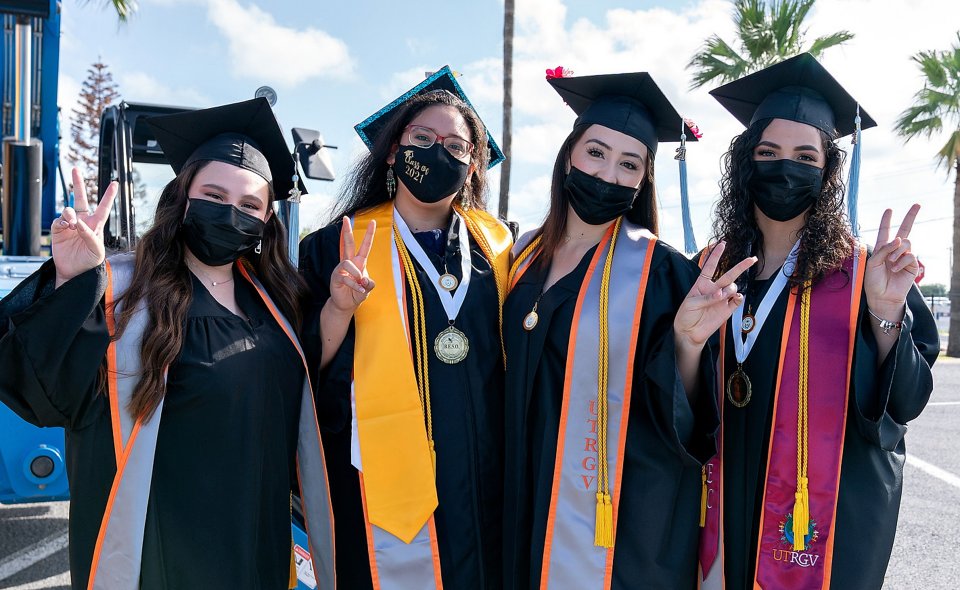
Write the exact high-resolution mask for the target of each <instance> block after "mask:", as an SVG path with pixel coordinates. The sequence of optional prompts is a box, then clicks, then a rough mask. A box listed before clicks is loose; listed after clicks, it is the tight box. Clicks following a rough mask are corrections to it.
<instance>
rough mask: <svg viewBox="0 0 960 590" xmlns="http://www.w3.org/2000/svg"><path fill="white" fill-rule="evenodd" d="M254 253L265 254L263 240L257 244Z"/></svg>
mask: <svg viewBox="0 0 960 590" xmlns="http://www.w3.org/2000/svg"><path fill="white" fill-rule="evenodd" d="M253 251H254V252H255V253H256V254H260V253H261V252H263V240H260V241H259V242H257V247H256V248H254V249H253Z"/></svg>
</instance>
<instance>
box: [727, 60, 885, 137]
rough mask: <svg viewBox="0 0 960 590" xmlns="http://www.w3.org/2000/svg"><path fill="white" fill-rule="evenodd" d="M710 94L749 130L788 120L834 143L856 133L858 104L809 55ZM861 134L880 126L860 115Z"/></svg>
mask: <svg viewBox="0 0 960 590" xmlns="http://www.w3.org/2000/svg"><path fill="white" fill-rule="evenodd" d="M710 94H711V95H712V96H713V97H714V98H716V99H717V101H719V102H720V104H721V105H723V107H724V108H725V109H727V110H728V111H730V113H731V114H732V115H733V116H734V117H736V118H737V120H738V121H740V122H741V123H743V124H744V126H746V127H749V126H750V125H752V124H753V123H754V122H755V121H759V120H761V119H786V120H788V121H797V122H798V123H805V124H807V125H811V126H813V127H816V128H817V129H819V130H821V131H823V132H824V133H826V134H827V135H829V136H830V137H831V138H833V139H838V138H840V137H844V136H846V135H850V134H851V133H853V132H854V131H856V117H857V109H858V103H857V101H856V100H854V98H853V97H852V96H850V94H849V93H848V92H847V91H846V90H844V88H843V86H841V85H840V84H839V83H838V82H837V81H836V79H834V77H833V76H831V75H830V72H828V71H827V70H826V68H824V67H823V66H822V65H820V63H819V62H818V61H817V60H816V59H815V58H814V57H813V56H812V55H810V54H809V53H801V54H800V55H798V56H796V57H792V58H790V59H788V60H785V61H782V62H780V63H778V64H775V65H772V66H770V67H768V68H764V69H762V70H760V71H759V72H754V73H753V74H750V75H748V76H744V77H743V78H740V79H739V80H735V81H733V82H730V83H728V84H724V85H723V86H720V87H719V88H714V89H713V90H711V91H710ZM859 114H860V119H861V121H860V128H861V129H868V128H870V127H875V126H876V124H877V123H876V121H874V120H873V118H872V117H870V115H868V114H867V113H866V111H864V110H863V109H860V110H859Z"/></svg>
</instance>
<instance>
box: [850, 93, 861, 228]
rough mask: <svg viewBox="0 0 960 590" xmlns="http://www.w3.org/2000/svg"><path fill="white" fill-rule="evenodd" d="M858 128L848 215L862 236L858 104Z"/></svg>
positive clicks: (858, 109)
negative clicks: (859, 217)
mask: <svg viewBox="0 0 960 590" xmlns="http://www.w3.org/2000/svg"><path fill="white" fill-rule="evenodd" d="M854 122H855V123H856V130H855V131H854V132H853V139H852V141H853V157H851V158H850V177H849V178H848V179H847V215H848V217H849V218H850V229H851V230H852V231H853V235H854V236H855V237H858V238H859V237H860V223H859V220H858V218H857V201H858V200H859V196H860V144H861V138H860V105H859V104H858V105H857V118H856V119H854Z"/></svg>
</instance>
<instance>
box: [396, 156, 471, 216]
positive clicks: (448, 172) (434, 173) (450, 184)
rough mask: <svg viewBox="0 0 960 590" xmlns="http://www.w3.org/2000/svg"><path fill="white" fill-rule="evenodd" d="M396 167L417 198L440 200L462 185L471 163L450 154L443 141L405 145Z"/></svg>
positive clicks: (454, 192) (427, 201)
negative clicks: (424, 144) (423, 146)
mask: <svg viewBox="0 0 960 590" xmlns="http://www.w3.org/2000/svg"><path fill="white" fill-rule="evenodd" d="M393 171H394V173H395V174H396V175H397V178H398V179H399V180H400V182H402V183H403V186H405V187H407V190H408V191H410V194H412V195H413V196H414V197H416V198H417V200H418V201H420V202H423V203H437V202H440V201H442V200H443V199H445V198H447V197H449V196H450V195H454V194H456V193H457V191H459V190H460V189H461V188H463V185H464V184H465V183H466V182H467V173H468V172H469V171H470V165H469V164H466V163H464V162H461V161H460V160H458V159H456V158H454V157H453V156H451V155H450V152H448V151H447V148H445V147H443V145H441V144H440V143H435V144H433V145H432V146H430V147H428V148H422V147H417V146H415V145H402V146H400V149H399V150H397V154H396V159H395V160H394V162H393Z"/></svg>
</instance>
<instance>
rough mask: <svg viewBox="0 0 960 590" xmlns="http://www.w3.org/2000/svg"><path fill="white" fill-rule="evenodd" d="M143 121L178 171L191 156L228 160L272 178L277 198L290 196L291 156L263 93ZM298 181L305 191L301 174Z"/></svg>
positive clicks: (229, 162) (178, 171)
mask: <svg viewBox="0 0 960 590" xmlns="http://www.w3.org/2000/svg"><path fill="white" fill-rule="evenodd" d="M147 123H148V124H149V125H150V127H151V128H152V129H153V132H154V135H155V136H156V138H157V143H159V144H160V147H161V148H162V149H163V153H164V156H166V158H167V161H168V162H169V163H170V166H172V167H173V170H174V172H176V173H177V174H179V173H180V171H181V170H182V169H183V167H184V166H186V165H187V164H189V163H191V162H197V161H201V160H213V161H216V162H226V163H227V164H233V165H234V166H238V167H240V168H244V169H246V170H250V171H251V172H254V173H256V174H259V175H260V176H262V177H263V178H264V179H265V180H267V181H268V182H272V183H273V188H274V191H275V193H276V197H277V199H280V200H283V199H286V198H288V197H289V196H290V190H291V189H292V188H293V176H294V172H295V168H294V163H293V156H292V155H291V151H290V149H289V148H288V147H287V142H286V139H284V136H283V130H282V129H281V128H280V124H279V123H278V122H277V117H276V115H274V113H273V109H272V108H270V103H269V102H267V99H266V98H262V97H261V98H254V99H252V100H245V101H243V102H235V103H232V104H226V105H222V106H218V107H213V108H209V109H200V110H196V111H184V112H182V113H176V114H173V115H163V116H160V117H150V118H149V119H147ZM297 184H298V185H299V188H300V192H301V193H306V192H307V189H306V187H305V186H304V184H303V181H302V180H298V181H297Z"/></svg>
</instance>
